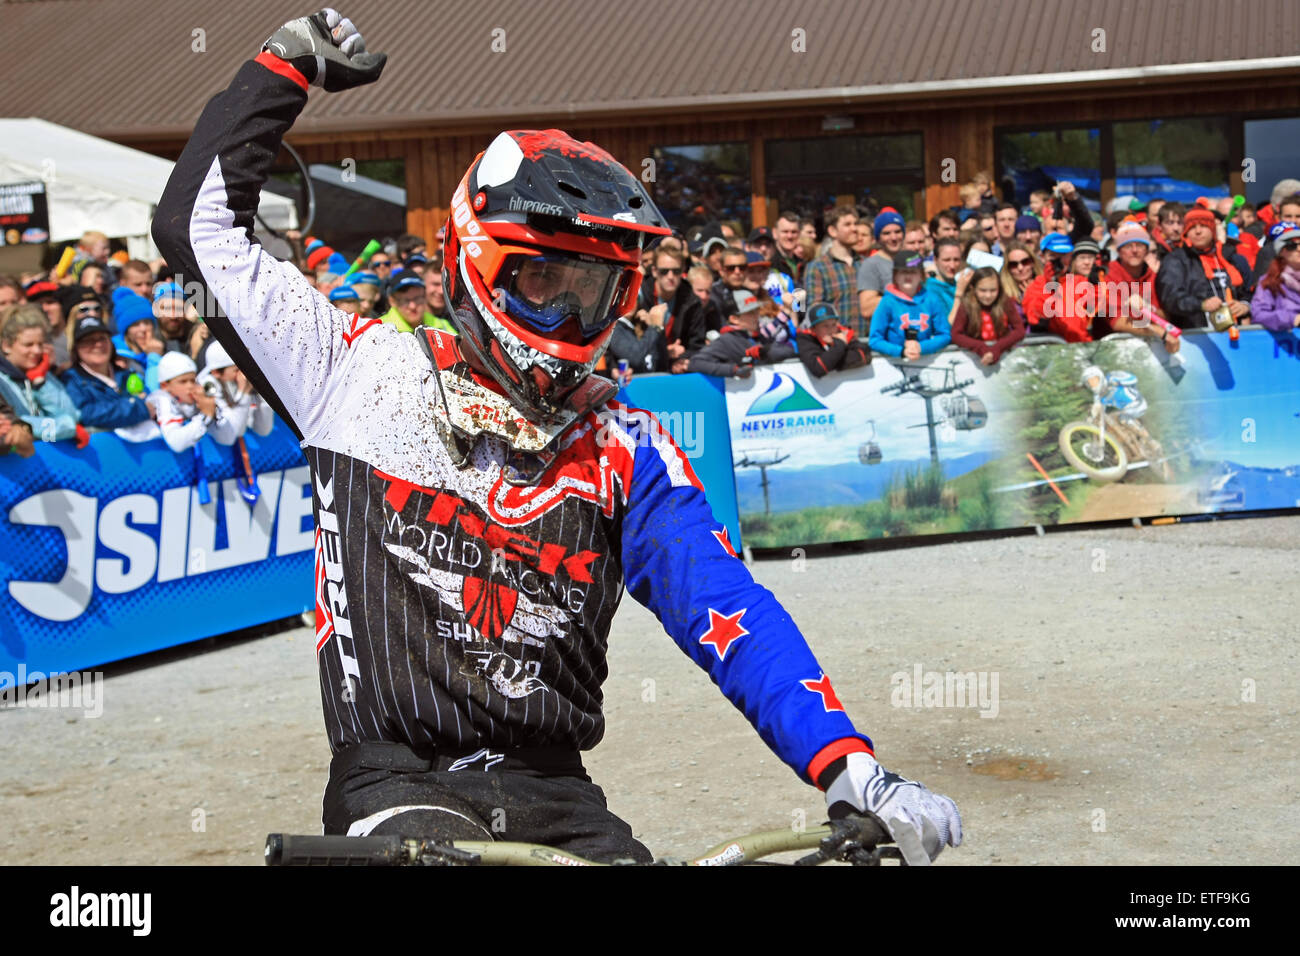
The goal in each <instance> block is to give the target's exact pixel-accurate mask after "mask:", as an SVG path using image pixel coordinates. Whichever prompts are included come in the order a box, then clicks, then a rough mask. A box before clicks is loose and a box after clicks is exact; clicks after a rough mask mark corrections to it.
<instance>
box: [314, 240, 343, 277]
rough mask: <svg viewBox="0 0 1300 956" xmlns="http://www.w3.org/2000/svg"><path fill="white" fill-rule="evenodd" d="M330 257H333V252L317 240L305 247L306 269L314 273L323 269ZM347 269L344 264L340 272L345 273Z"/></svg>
mask: <svg viewBox="0 0 1300 956" xmlns="http://www.w3.org/2000/svg"><path fill="white" fill-rule="evenodd" d="M332 255H334V250H333V249H331V248H330V247H329V246H327V245H325V243H323V242H321V241H320V240H319V239H317V240H316V241H315V242H313V243H310V244H309V245H308V246H307V269H308V270H309V271H311V272H315V271H316V270H317V269H320V268H324V267H325V264H326V263H327V262H328V261H329V258H330V256H332ZM347 268H348V267H347V265H346V264H345V265H344V266H343V269H342V270H341V271H344V272H346V271H347Z"/></svg>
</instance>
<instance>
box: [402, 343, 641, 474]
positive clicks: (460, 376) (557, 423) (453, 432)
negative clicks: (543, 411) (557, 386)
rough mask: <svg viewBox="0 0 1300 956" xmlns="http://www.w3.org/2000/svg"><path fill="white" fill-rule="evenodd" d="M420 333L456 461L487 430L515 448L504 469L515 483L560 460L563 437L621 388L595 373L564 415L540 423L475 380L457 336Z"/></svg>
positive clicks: (438, 416) (465, 457) (462, 461)
mask: <svg viewBox="0 0 1300 956" xmlns="http://www.w3.org/2000/svg"><path fill="white" fill-rule="evenodd" d="M416 335H417V337H418V338H419V340H420V344H421V346H422V347H423V348H424V350H425V352H426V353H427V354H428V356H429V358H430V360H431V361H432V362H433V366H434V370H435V375H434V381H435V383H436V387H437V389H438V401H437V403H436V404H435V406H434V424H435V426H436V427H437V429H438V433H439V435H440V436H441V437H442V440H443V443H444V444H446V446H447V450H448V451H449V452H450V453H451V455H452V459H453V460H454V462H455V464H456V466H457V467H464V466H465V465H466V464H467V463H468V461H469V455H470V453H471V452H472V451H473V450H474V446H475V444H476V443H477V442H478V439H479V437H480V436H481V435H484V434H487V435H494V436H496V437H497V438H500V439H501V440H503V441H504V442H505V443H506V444H507V445H508V446H509V448H510V453H509V459H508V461H507V462H506V465H505V468H504V469H503V474H504V476H505V479H506V481H507V482H508V483H510V484H519V485H528V484H533V483H535V482H536V481H537V480H538V479H539V478H540V477H541V476H542V475H543V474H545V473H546V469H547V468H549V467H550V465H551V463H552V462H553V461H554V460H555V456H556V454H557V445H558V441H557V439H559V437H560V436H561V435H562V434H563V433H564V432H565V431H566V430H567V429H568V427H569V426H570V425H572V424H573V423H574V422H575V421H578V420H579V419H580V418H582V417H583V416H584V415H586V414H587V412H589V411H591V410H592V409H594V408H599V407H600V406H602V405H604V404H605V403H606V402H607V401H609V400H610V399H611V398H612V397H613V396H614V394H615V393H616V392H617V390H618V387H617V386H616V385H615V384H614V383H613V382H611V381H609V380H608V379H605V378H600V377H597V376H592V377H589V378H588V379H586V380H585V381H584V382H582V383H580V384H579V385H578V386H577V387H576V388H575V389H573V390H572V391H571V392H570V393H569V395H568V400H567V402H566V405H565V408H564V409H563V410H562V411H561V413H560V414H559V415H557V416H556V417H555V418H554V419H553V420H551V421H548V422H536V421H533V420H532V419H530V418H528V417H526V416H524V415H523V414H522V413H521V412H520V410H519V409H518V408H516V407H515V406H514V404H513V403H512V402H511V401H510V399H509V398H507V397H506V396H504V395H502V394H500V393H499V392H496V391H494V390H493V389H491V388H488V387H487V386H486V385H483V384H482V383H480V382H479V381H477V380H476V379H475V377H474V372H473V369H472V366H471V364H470V363H469V362H466V361H465V360H464V357H463V356H462V355H461V353H460V350H459V349H458V347H457V340H456V337H455V336H453V335H450V334H448V333H446V332H442V331H439V330H437V329H421V330H418V331H417V332H416Z"/></svg>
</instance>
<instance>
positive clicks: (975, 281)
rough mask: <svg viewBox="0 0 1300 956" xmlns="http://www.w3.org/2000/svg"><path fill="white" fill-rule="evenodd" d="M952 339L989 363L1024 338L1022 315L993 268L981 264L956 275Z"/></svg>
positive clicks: (982, 360) (986, 363)
mask: <svg viewBox="0 0 1300 956" xmlns="http://www.w3.org/2000/svg"><path fill="white" fill-rule="evenodd" d="M950 319H951V323H952V341H953V343H954V344H956V345H958V346H960V347H961V348H964V349H967V350H968V351H971V352H974V353H975V354H976V355H978V356H979V357H980V364H981V365H993V364H995V363H996V362H997V361H998V359H1000V358H1002V353H1004V352H1005V351H1006V350H1007V349H1009V348H1011V347H1012V346H1013V345H1015V344H1016V343H1017V342H1019V341H1020V340H1021V339H1023V338H1024V337H1025V317H1024V315H1023V314H1022V313H1021V311H1020V306H1019V304H1017V302H1016V300H1015V299H1013V298H1012V297H1010V296H1008V295H1006V294H1005V293H1004V291H1003V288H1002V281H1001V279H1000V277H999V276H998V272H997V270H996V269H993V268H990V267H988V266H984V267H983V268H980V269H976V270H975V271H974V272H973V273H971V272H963V273H962V274H961V275H959V276H958V277H957V299H956V301H955V302H954V303H953V308H952V315H951V316H950Z"/></svg>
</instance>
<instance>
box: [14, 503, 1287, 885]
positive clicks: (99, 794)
mask: <svg viewBox="0 0 1300 956" xmlns="http://www.w3.org/2000/svg"><path fill="white" fill-rule="evenodd" d="M1297 530H1300V523H1298V522H1297V520H1296V519H1294V518H1272V519H1258V520H1245V521H1234V522H1219V523H1203V524H1190V525H1182V526H1176V527H1163V528H1143V529H1140V530H1139V529H1133V528H1129V527H1125V528H1120V529H1106V530H1100V531H1097V530H1093V531H1070V532H1060V533H1050V534H1048V535H1047V536H1045V537H1032V536H1031V537H1012V538H1002V539H996V540H987V541H973V542H965V543H958V544H947V545H937V546H926V547H917V548H909V549H900V550H891V551H884V552H875V553H858V554H851V555H839V556H834V557H823V558H809V559H806V563H805V564H804V565H803V568H802V570H797V569H796V567H795V566H794V564H793V563H792V562H790V561H781V560H766V561H760V562H759V563H758V564H757V565H755V568H754V571H755V575H756V577H757V578H758V579H759V581H761V582H762V583H763V584H765V585H766V586H768V587H770V588H771V589H772V590H773V591H775V593H776V594H777V596H778V597H779V598H780V599H781V600H782V602H783V603H784V604H785V606H786V607H787V608H788V609H789V610H790V612H791V614H792V615H793V616H794V618H795V620H796V621H797V622H798V623H799V625H800V627H801V628H802V629H803V631H804V633H805V634H806V635H807V636H808V638H809V640H810V642H811V643H812V645H813V647H814V649H815V650H816V652H817V655H818V658H819V660H820V662H821V664H822V665H823V667H824V668H825V669H826V672H827V673H828V674H830V675H831V676H832V678H833V679H834V681H835V687H836V690H837V692H838V694H839V696H840V698H841V700H842V701H843V702H844V704H845V706H846V707H847V708H848V712H849V714H850V715H851V716H853V718H854V719H855V721H856V722H857V725H858V726H859V727H860V728H861V729H862V730H864V731H865V732H866V733H868V734H869V735H871V736H872V737H873V739H874V740H875V742H876V747H877V754H878V756H879V758H880V760H881V762H882V763H884V765H885V766H887V767H889V768H890V769H893V770H897V771H898V772H900V773H902V774H904V775H906V776H909V777H913V778H916V779H920V780H923V781H924V782H925V783H926V784H927V785H928V786H930V787H931V788H932V789H934V790H937V791H939V792H942V793H946V794H948V795H949V796H951V797H953V798H954V799H955V800H956V801H957V804H958V806H959V807H960V808H961V811H962V815H963V819H964V821H965V827H966V844H965V846H963V847H962V848H961V849H960V850H959V851H955V852H954V851H948V852H946V853H945V854H944V855H943V857H942V858H941V862H942V863H945V864H951V865H972V864H986V863H999V864H1052V863H1082V864H1114V863H1120V864H1153V863H1166V864H1189V863H1206V862H1209V863H1215V862H1223V863H1247V864H1283V863H1292V862H1294V860H1295V857H1296V851H1297V849H1300V800H1297V792H1296V791H1297V783H1296V781H1297V780H1300V759H1298V758H1297V755H1296V747H1295V728H1296V726H1297V705H1298V703H1300V691H1298V690H1297V681H1296V676H1295V675H1296V674H1297V667H1296V641H1295V636H1296V625H1295V623H1294V622H1295V620H1296V605H1297V601H1296V598H1295V596H1294V595H1295V592H1294V591H1292V590H1291V587H1293V584H1290V583H1288V582H1289V579H1290V578H1291V576H1292V575H1293V574H1294V572H1295V569H1296V562H1295V550H1296V537H1297ZM312 656H313V642H312V636H311V632H309V631H308V630H307V629H305V628H294V629H292V630H281V631H279V632H277V633H273V634H271V635H269V636H262V637H259V638H256V639H243V640H230V639H225V640H212V641H204V642H200V643H199V644H197V645H192V646H190V647H189V648H185V649H181V650H172V651H168V652H163V653H160V654H155V655H151V656H149V657H146V658H142V659H139V660H138V661H134V662H131V663H130V664H126V665H117V666H115V667H111V668H108V669H107V671H106V681H105V685H104V709H103V715H102V717H99V718H87V717H85V716H83V715H82V713H81V712H80V711H74V710H68V709H41V710H27V709H15V710H8V711H4V712H0V727H3V729H4V734H3V739H4V741H5V761H4V764H5V769H4V773H3V775H0V817H2V818H3V819H4V820H5V821H6V824H7V825H6V826H5V828H4V830H3V833H0V862H4V863H8V864H13V863H76V864H101V863H125V864H152V863H169V864H170V863H180V864H189V863H203V864H210V863H222V864H259V863H260V862H261V847H262V842H263V840H264V838H265V835H266V833H268V832H270V831H284V832H296V833H319V832H320V796H321V792H322V790H323V789H324V784H325V776H326V769H327V765H328V760H329V751H328V746H327V745H326V742H325V736H324V730H323V726H322V722H321V717H320V691H319V685H318V683H317V678H316V672H315V665H314V662H313V660H312ZM917 665H920V667H921V668H922V670H923V671H937V672H940V673H942V672H948V671H953V672H969V671H974V672H986V673H987V674H988V675H989V678H990V680H991V679H992V677H993V676H994V675H996V678H997V685H996V686H997V696H996V705H997V710H996V716H990V717H981V716H980V709H979V708H978V707H969V706H967V707H956V706H947V707H935V706H917V707H911V706H896V705H895V704H896V703H898V701H897V700H896V699H895V698H896V691H898V692H901V688H899V687H897V686H896V685H895V684H894V683H891V678H892V677H893V675H895V674H897V673H906V674H908V675H909V676H910V675H911V674H912V673H913V670H914V668H915V667H916V666H917ZM610 672H611V677H610V679H609V681H608V682H607V684H606V696H607V707H606V710H607V716H608V731H607V734H606V737H605V740H604V742H603V743H602V744H601V746H600V747H599V748H597V750H595V751H594V752H592V753H591V754H589V755H588V757H587V766H588V769H589V771H590V772H591V774H592V777H593V778H594V779H595V780H596V781H597V782H598V783H600V784H601V785H602V786H603V787H604V788H605V791H606V794H607V796H608V798H609V802H610V806H611V808H612V809H613V810H614V811H615V812H617V813H620V814H621V815H623V816H624V817H625V818H626V819H628V820H629V821H630V822H631V823H632V825H633V828H634V830H635V831H636V834H637V836H638V837H639V838H641V839H642V840H643V841H645V842H646V843H647V844H648V845H649V846H650V847H651V848H652V849H653V850H654V851H655V852H656V853H657V854H659V855H661V856H679V857H680V856H685V855H688V854H691V853H693V852H696V851H699V850H702V849H703V848H705V847H706V846H708V845H711V844H712V843H714V842H717V841H718V840H721V839H722V838H724V837H727V836H735V835H738V834H740V833H743V832H748V831H750V830H754V829H766V828H774V827H784V826H789V825H791V824H792V823H794V822H797V821H798V820H799V819H806V820H807V821H808V822H809V823H810V824H814V823H815V822H817V821H819V820H820V819H822V813H823V810H824V804H823V803H822V798H821V795H820V794H818V793H817V792H816V791H815V790H812V789H811V788H808V787H806V786H805V785H803V784H802V783H800V782H799V781H798V779H797V778H796V777H795V776H794V775H793V774H792V773H791V772H790V771H789V770H788V769H787V768H786V767H784V766H783V765H782V764H780V763H779V762H778V761H777V760H776V759H775V758H774V757H773V756H772V755H771V754H770V753H769V752H768V751H767V750H766V748H765V747H764V746H763V744H762V742H761V741H760V740H759V739H758V736H757V735H756V734H755V733H754V732H753V731H752V730H751V729H750V727H749V726H748V724H747V723H746V722H745V721H744V719H743V718H742V717H741V716H740V714H739V713H737V712H736V711H734V710H733V709H732V708H731V706H730V704H728V703H727V701H726V700H725V699H724V698H723V697H722V696H721V695H720V694H719V693H718V692H717V690H716V689H715V688H714V687H713V686H712V684H711V683H710V682H709V681H708V679H707V678H706V677H705V676H704V674H703V673H702V672H700V671H698V670H696V669H695V668H694V666H693V665H692V664H691V663H690V662H689V661H688V660H687V659H686V658H685V657H684V656H683V655H682V654H681V653H680V652H679V651H678V650H677V649H676V647H675V646H674V645H673V644H672V642H671V641H670V640H669V639H668V638H667V637H666V636H665V635H664V634H663V632H662V630H661V629H660V628H659V625H658V623H657V622H656V621H655V619H654V618H653V617H652V616H651V615H650V614H649V613H648V612H647V611H645V610H644V609H643V608H641V607H640V606H638V605H636V604H635V602H633V601H631V600H630V599H628V600H626V601H625V602H624V604H623V607H622V609H621V610H620V611H619V614H618V616H617V618H616V619H615V621H614V628H613V632H612V634H611V637H610ZM650 682H653V683H650ZM1252 682H1253V684H1252ZM987 686H988V689H989V691H990V692H992V690H993V684H992V683H989V684H988V685H987ZM1252 689H1253V694H1252V693H1251V691H1252ZM1252 697H1253V699H1250V698H1252ZM918 703H921V704H924V703H925V701H923V700H922V701H918ZM951 703H955V702H951ZM986 710H990V711H991V710H992V707H991V706H989V707H987V708H986Z"/></svg>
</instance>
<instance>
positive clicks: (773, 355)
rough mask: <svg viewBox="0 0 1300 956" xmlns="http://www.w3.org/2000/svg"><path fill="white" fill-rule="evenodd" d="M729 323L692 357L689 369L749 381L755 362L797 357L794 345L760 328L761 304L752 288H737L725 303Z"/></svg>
mask: <svg viewBox="0 0 1300 956" xmlns="http://www.w3.org/2000/svg"><path fill="white" fill-rule="evenodd" d="M723 307H724V309H725V310H726V312H727V324H726V325H724V326H723V327H722V331H721V332H719V333H718V336H717V338H715V339H714V340H713V341H712V342H710V343H709V344H708V345H706V346H705V347H704V348H702V349H700V351H699V352H697V353H695V355H694V356H693V357H692V358H691V364H690V366H689V370H690V371H692V372H701V373H703V374H705V375H717V376H720V377H722V378H748V377H749V376H750V374H751V372H752V371H753V365H754V363H755V362H762V363H769V362H781V361H784V360H785V359H788V358H793V357H794V354H795V350H794V346H793V345H791V344H790V343H788V342H772V341H771V340H769V339H766V338H764V337H763V336H762V335H761V334H760V332H759V329H758V323H759V302H758V298H757V297H756V296H755V295H754V293H752V292H750V291H749V290H748V289H735V290H732V291H731V292H729V293H728V298H727V299H725V300H724V301H723Z"/></svg>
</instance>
